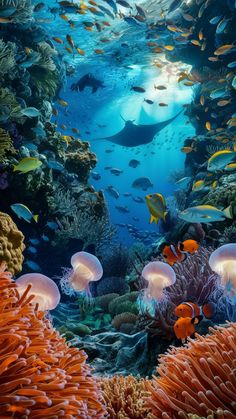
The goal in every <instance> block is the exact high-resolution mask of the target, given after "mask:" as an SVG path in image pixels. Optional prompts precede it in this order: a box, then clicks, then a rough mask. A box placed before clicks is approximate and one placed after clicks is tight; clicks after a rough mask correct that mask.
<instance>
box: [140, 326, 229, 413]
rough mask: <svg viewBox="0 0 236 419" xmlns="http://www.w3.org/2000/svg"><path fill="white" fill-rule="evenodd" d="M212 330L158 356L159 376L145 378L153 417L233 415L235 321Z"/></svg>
mask: <svg viewBox="0 0 236 419" xmlns="http://www.w3.org/2000/svg"><path fill="white" fill-rule="evenodd" d="M211 333H212V334H211V335H208V336H206V337H202V336H200V335H197V339H196V340H190V341H189V343H188V345H187V346H185V347H182V348H174V347H173V348H171V349H170V350H169V351H168V352H167V354H166V355H164V356H162V357H161V358H160V365H159V367H158V368H157V372H158V374H159V377H153V380H152V381H147V382H146V388H147V390H148V391H149V392H150V393H151V396H150V397H149V398H147V406H148V407H149V408H151V411H152V414H153V415H154V416H153V417H155V418H166V419H167V418H168V419H177V418H179V417H181V418H185V419H188V418H190V416H189V415H191V417H192V418H194V414H195V415H200V416H201V417H209V418H210V417H212V418H213V417H214V415H216V416H215V417H217V418H218V419H220V418H222V419H223V418H235V417H236V377H235V374H234V371H235V367H236V324H235V323H230V324H228V327H217V328H215V329H213V328H211ZM209 411H210V412H211V413H210V414H209ZM211 414H212V416H209V415H211Z"/></svg>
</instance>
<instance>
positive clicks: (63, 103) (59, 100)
mask: <svg viewBox="0 0 236 419" xmlns="http://www.w3.org/2000/svg"><path fill="white" fill-rule="evenodd" d="M58 103H59V105H61V106H65V107H66V106H68V105H69V104H68V102H66V101H65V100H63V99H58Z"/></svg>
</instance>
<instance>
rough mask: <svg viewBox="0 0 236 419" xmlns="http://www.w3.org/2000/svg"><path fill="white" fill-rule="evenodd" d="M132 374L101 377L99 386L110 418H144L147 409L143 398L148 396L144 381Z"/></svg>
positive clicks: (146, 415) (146, 414)
mask: <svg viewBox="0 0 236 419" xmlns="http://www.w3.org/2000/svg"><path fill="white" fill-rule="evenodd" d="M145 382H146V380H144V379H140V380H139V379H137V378H135V377H133V376H132V375H129V376H127V377H122V376H120V375H115V376H114V377H109V378H103V379H102V380H101V388H102V391H103V398H104V400H105V404H106V408H107V411H108V414H109V418H110V419H144V418H147V417H148V412H149V409H148V408H147V406H145V402H144V398H145V397H147V396H148V393H147V391H146V390H145V385H144V383H145Z"/></svg>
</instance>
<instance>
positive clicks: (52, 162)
mask: <svg viewBox="0 0 236 419" xmlns="http://www.w3.org/2000/svg"><path fill="white" fill-rule="evenodd" d="M47 165H48V167H49V168H50V169H53V170H58V171H59V172H62V171H63V170H64V166H63V164H61V163H59V162H58V161H56V160H48V163H47Z"/></svg>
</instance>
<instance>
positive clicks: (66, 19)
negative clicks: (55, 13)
mask: <svg viewBox="0 0 236 419" xmlns="http://www.w3.org/2000/svg"><path fill="white" fill-rule="evenodd" d="M59 16H60V18H61V19H63V20H65V21H68V20H69V18H68V16H66V15H59Z"/></svg>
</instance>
